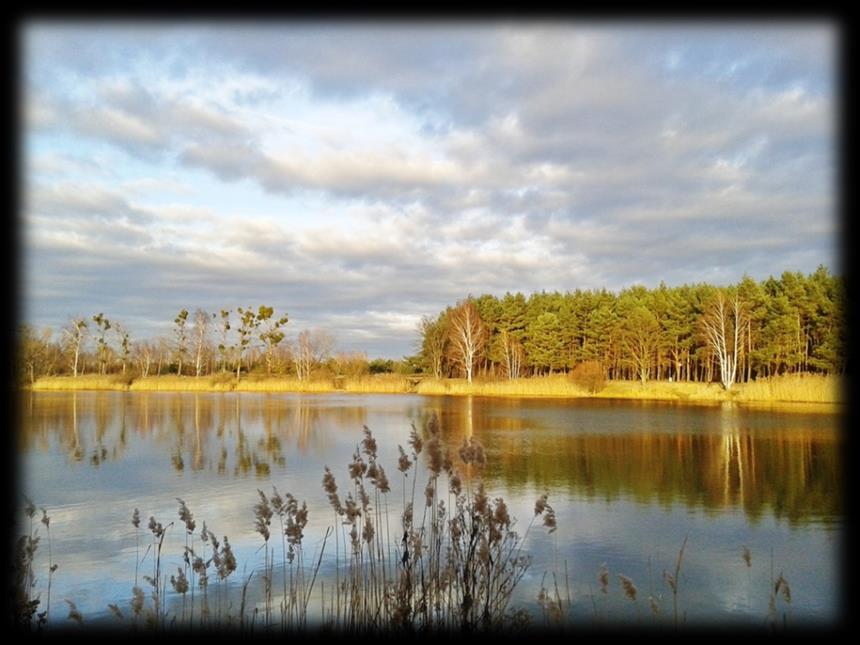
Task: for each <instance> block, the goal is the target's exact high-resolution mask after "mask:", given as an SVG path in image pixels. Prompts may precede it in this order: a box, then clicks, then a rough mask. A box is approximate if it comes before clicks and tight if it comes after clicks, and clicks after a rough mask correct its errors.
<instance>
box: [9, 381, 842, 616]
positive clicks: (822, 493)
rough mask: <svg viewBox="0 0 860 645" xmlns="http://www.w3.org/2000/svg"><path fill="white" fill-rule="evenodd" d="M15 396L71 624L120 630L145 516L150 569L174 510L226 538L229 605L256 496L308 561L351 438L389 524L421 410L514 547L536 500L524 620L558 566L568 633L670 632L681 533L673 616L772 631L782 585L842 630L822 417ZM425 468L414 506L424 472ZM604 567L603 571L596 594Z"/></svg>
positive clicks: (587, 405) (308, 398)
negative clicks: (542, 517) (467, 454)
mask: <svg viewBox="0 0 860 645" xmlns="http://www.w3.org/2000/svg"><path fill="white" fill-rule="evenodd" d="M21 401H22V415H21V424H22V427H21V428H20V431H19V441H18V445H19V463H20V464H21V475H20V477H21V481H20V488H21V492H22V493H23V494H25V495H27V496H28V497H29V498H30V499H31V500H32V501H33V503H35V504H36V506H38V507H45V508H46V509H47V512H48V515H49V516H50V518H51V520H50V531H51V535H50V538H51V555H52V559H53V562H55V563H57V564H58V569H57V571H56V573H55V574H54V576H53V579H52V591H51V619H52V621H56V622H58V623H60V624H66V615H67V614H68V605H66V603H65V602H64V600H65V599H69V600H71V601H73V602H74V603H75V605H76V606H77V608H78V610H79V611H80V612H81V614H82V615H83V618H84V624H85V625H86V624H88V623H89V624H94V623H106V624H112V621H116V620H117V619H116V618H115V617H114V616H112V615H111V614H110V612H109V611H108V607H107V606H108V604H110V603H114V604H117V605H118V606H119V607H121V608H122V609H123V611H127V608H128V607H129V602H130V599H131V596H132V592H131V589H132V586H133V583H134V579H135V566H136V562H137V561H138V558H140V557H142V556H143V554H144V552H145V548H146V545H148V544H151V543H152V535H151V534H150V533H149V531H148V530H147V529H146V524H147V522H148V520H149V517H150V516H154V517H155V518H156V520H157V521H158V522H161V523H162V524H163V525H165V526H167V525H168V524H169V523H170V522H175V524H174V525H173V526H172V527H170V528H169V529H168V530H167V532H166V534H165V539H164V544H163V553H164V555H163V558H162V559H163V563H164V565H163V569H162V570H163V571H165V572H168V573H175V572H176V571H177V567H181V566H182V564H183V563H182V552H183V546H184V544H185V542H184V540H185V537H184V526H183V525H182V522H181V521H180V520H179V517H178V514H177V511H178V502H177V498H181V499H182V500H184V501H185V502H186V503H187V505H188V508H189V509H190V510H191V512H192V513H193V514H194V517H195V520H196V522H197V525H198V526H201V525H202V522H203V521H205V522H206V524H207V526H208V528H209V529H211V530H212V531H213V532H214V533H215V534H216V535H218V536H219V538H220V536H224V535H226V536H229V540H230V544H231V545H232V547H233V549H234V551H235V554H236V559H237V562H238V569H237V571H236V575H235V576H234V577H233V580H234V581H235V582H234V584H233V586H232V588H231V589H232V590H229V591H228V592H227V593H231V594H234V596H235V594H236V593H238V590H239V589H240V587H241V584H242V581H244V580H247V578H248V575H249V574H251V573H252V572H254V571H255V570H256V571H259V570H261V568H262V567H263V566H264V565H263V562H264V557H265V556H264V553H263V551H262V550H261V549H260V547H261V546H262V544H263V540H262V538H261V536H260V534H259V533H257V532H256V531H255V528H254V510H253V507H254V504H255V503H256V502H257V501H258V499H259V497H258V493H257V491H258V489H260V490H263V491H264V492H265V493H266V494H267V495H270V494H271V493H272V490H273V488H272V487H273V486H276V487H277V490H278V491H280V492H281V493H287V492H289V493H292V494H293V495H294V496H295V497H296V498H298V500H299V501H300V502H301V501H303V500H306V501H307V505H308V508H309V522H308V525H307V527H306V529H305V536H306V537H305V545H306V546H305V549H306V550H307V552H308V555H310V554H312V553H313V552H314V549H315V548H318V547H319V546H320V544H321V542H322V538H323V535H324V534H325V531H326V528H327V527H329V526H332V525H333V524H334V517H333V512H332V510H331V508H330V507H329V504H328V501H327V498H326V493H325V491H323V489H322V485H321V482H322V476H323V469H324V467H325V466H329V467H330V468H331V470H332V472H333V473H334V475H335V477H336V478H337V481H338V483H339V484H340V485H341V486H344V485H346V484H347V483H348V474H347V464H348V463H349V462H350V461H351V459H352V455H353V453H354V452H355V451H356V449H357V447H358V446H359V444H360V442H361V440H362V439H363V438H364V434H363V427H364V426H367V427H368V428H369V429H370V430H371V431H372V432H373V436H374V437H375V438H376V440H377V443H378V446H379V462H380V463H381V464H382V465H383V466H384V467H385V469H386V472H387V474H388V478H389V480H390V482H391V489H392V490H391V492H390V493H389V494H388V496H387V498H388V499H387V506H386V508H387V509H388V513H389V514H390V518H391V519H390V521H391V525H392V526H399V517H400V514H401V512H402V511H403V500H404V499H405V498H406V497H407V496H409V495H410V494H411V490H412V489H411V487H412V483H411V478H412V473H410V476H409V478H408V479H407V480H406V485H405V489H404V478H403V476H402V475H401V473H400V472H398V470H397V459H398V455H399V452H398V444H399V445H402V446H403V447H404V448H405V449H407V450H408V440H409V433H410V431H411V425H412V424H414V425H415V426H416V427H417V428H419V429H422V428H424V427H425V425H426V423H427V422H428V420H429V419H430V418H431V417H432V415H434V414H435V415H436V417H437V418H438V420H439V422H440V428H441V437H442V440H443V442H444V444H445V445H447V446H449V447H450V448H451V449H452V451H453V454H454V455H456V454H457V453H456V451H457V449H458V448H459V446H460V445H461V444H462V442H463V440H464V438H466V437H473V438H475V439H477V440H479V441H480V442H481V444H482V445H483V446H484V449H485V452H486V459H487V462H486V466H485V467H484V469H483V480H484V482H485V485H486V487H487V490H488V493H489V495H490V497H491V498H495V497H503V498H504V499H505V501H506V502H507V505H508V508H509V512H510V515H511V516H512V517H513V518H516V520H517V524H516V529H517V531H518V532H519V533H520V535H522V534H523V533H524V532H525V530H526V527H527V526H528V524H529V522H530V521H531V520H532V518H533V516H534V505H535V500H536V499H537V498H538V497H539V496H540V495H541V494H543V493H547V494H548V495H549V498H548V499H549V502H550V504H551V505H552V506H553V508H554V509H555V511H556V515H557V523H558V529H557V530H556V531H555V532H552V533H550V532H548V531H547V530H546V529H545V528H544V527H542V526H539V523H536V525H535V526H533V527H532V528H531V529H530V530H529V532H528V535H527V539H526V542H525V545H524V548H523V550H524V552H528V553H529V554H530V555H531V557H532V561H531V565H530V567H529V569H528V570H527V572H526V574H525V576H524V577H523V578H522V580H521V581H520V583H519V585H518V586H517V587H516V590H515V593H514V596H513V598H512V606H513V607H522V608H525V609H527V610H528V611H530V612H531V614H532V616H533V620H534V622H535V624H536V625H542V624H543V622H542V621H543V620H544V614H543V611H542V609H541V607H540V605H539V604H538V602H537V597H538V593H539V591H540V589H541V586H542V585H544V586H548V585H549V584H550V582H548V581H550V580H552V579H553V578H552V575H553V574H552V572H555V574H556V578H555V580H556V581H557V582H558V584H559V585H560V587H561V588H562V593H563V595H566V594H567V593H568V591H567V590H568V589H569V595H570V598H571V600H572V607H571V608H570V610H569V612H567V613H566V620H569V621H571V622H572V623H574V624H583V625H588V626H592V625H594V624H595V623H598V624H600V623H610V624H614V623H618V622H633V623H642V624H651V623H654V622H656V623H667V622H668V623H671V621H672V620H673V618H672V614H673V598H672V593H671V591H670V588H669V586H668V584H667V582H666V581H665V579H664V577H663V572H664V571H668V572H670V573H672V572H674V569H675V566H676V562H677V560H678V555H679V550H680V549H681V546H682V544H683V543H684V540H685V537H686V539H687V542H686V546H685V549H684V553H683V560H682V567H681V570H680V576H679V580H678V587H679V593H678V607H679V613H680V615H681V619H682V620H685V621H686V623H687V624H691V625H700V624H709V625H710V624H720V625H749V626H761V627H762V628H763V629H764V628H765V627H766V625H767V621H768V616H769V602H770V600H771V597H770V596H771V593H770V592H771V590H772V581H773V580H774V579H775V578H776V577H777V576H779V575H780V574H782V576H783V577H784V579H785V580H786V581H788V583H789V584H790V591H791V599H790V603H789V602H786V600H785V598H783V597H779V598H778V599H777V604H776V609H777V613H778V622H779V623H780V624H783V622H784V623H785V624H787V625H789V626H790V625H793V624H794V625H804V626H806V625H813V626H825V627H826V626H831V625H834V624H835V623H837V622H839V621H841V619H842V616H841V615H840V611H841V577H840V561H841V543H842V538H843V535H844V530H845V529H844V524H845V516H844V505H843V502H844V500H843V473H842V460H841V449H842V443H841V435H840V432H841V419H840V416H838V415H837V414H836V413H833V412H822V411H817V410H815V409H813V408H808V409H807V408H803V409H802V410H801V411H796V410H793V411H787V410H785V409H783V408H779V407H773V408H754V407H742V406H739V405H734V404H707V405H705V404H702V405H694V404H689V403H684V404H680V403H656V402H642V401H620V400H619V401H611V400H594V399H582V400H557V399H515V398H481V397H432V396H420V395H370V394H368V395H360V394H320V395H306V394H254V393H211V394H210V393H159V392H152V393H142V392H134V393H130V392H25V393H23V394H22V398H21ZM423 457H426V455H423V454H422V455H420V456H419V466H420V468H421V470H420V471H419V472H418V475H417V484H418V493H417V498H416V499H417V500H418V501H416V504H417V505H418V506H420V505H421V504H420V500H423V497H422V492H421V491H422V490H423V485H424V483H426V480H427V476H426V468H427V465H426V463H424V459H423ZM135 508H137V509H139V511H140V516H141V525H140V532H139V534H138V531H137V530H136V529H135V527H134V526H133V525H132V522H131V519H132V512H133V511H134V509H135ZM40 516H41V513H39V514H37V515H36V517H35V518H34V522H36V523H37V527H38V530H39V535H40V537H41V541H40V544H39V550H38V553H37V557H36V563H35V564H36V574H37V576H38V585H37V589H40V590H41V598H42V600H43V605H42V606H41V607H40V609H43V608H44V601H45V599H46V596H45V589H46V585H47V577H48V575H47V570H48V564H47V557H48V554H47V536H46V533H45V527H44V526H43V525H41V524H38V518H39V517H40ZM20 517H21V522H22V524H21V528H22V531H26V530H27V525H26V522H27V520H26V517H25V516H24V514H23V512H22V513H20ZM274 526H275V524H273V527H274ZM198 530H199V529H198ZM274 532H276V533H277V531H274ZM394 533H395V531H394V530H392V540H393V541H394V542H397V540H396V538H395V537H394V535H393V534H394ZM138 539H139V545H138ZM275 539H276V540H277V543H278V545H280V538H279V537H276V538H275ZM342 547H343V545H342V544H341V548H342ZM326 548H327V552H326V554H324V558H323V564H322V568H321V571H320V579H319V581H318V582H317V585H318V587H319V589H322V590H327V589H331V588H332V586H331V585H332V580H333V579H334V576H335V573H334V567H333V564H332V562H331V558H329V557H328V555H329V554H330V553H331V549H332V548H333V546H332V544H331V543H329V544H328V546H327V547H326ZM278 549H280V546H279V547H278ZM744 549H747V550H748V551H747V553H748V554H749V563H747V561H746V560H745V558H744ZM276 555H277V556H279V555H280V551H278V552H277V554H276ZM152 560H153V556H152V555H151V554H147V559H144V562H143V564H142V565H141V566H140V569H141V575H143V572H144V571H148V572H150V573H151V571H152ZM276 562H279V560H276ZM601 567H605V569H606V570H607V571H608V572H609V576H608V582H609V584H608V588H607V593H603V592H602V591H601V584H600V581H599V580H598V575H599V572H600V570H601ZM619 574H622V575H624V576H626V577H627V578H629V579H630V580H631V581H633V583H634V584H635V586H636V588H637V590H638V593H637V596H636V600H632V599H631V598H630V597H628V596H626V595H625V594H624V592H623V589H622V587H621V584H620V580H621V579H620V578H619ZM545 575H546V577H545ZM259 579H260V578H259V576H257V578H256V579H255V580H253V581H252V583H250V585H249V589H250V591H249V594H250V595H249V602H257V601H259V596H260V592H259V590H258V589H257V582H256V581H258V580H259ZM168 589H169V585H168ZM649 596H650V597H652V598H653V599H654V608H655V609H656V612H657V613H655V612H654V611H653V610H652V606H651V603H650V601H649ZM314 603H316V600H314ZM311 615H312V616H318V608H313V607H312V609H311Z"/></svg>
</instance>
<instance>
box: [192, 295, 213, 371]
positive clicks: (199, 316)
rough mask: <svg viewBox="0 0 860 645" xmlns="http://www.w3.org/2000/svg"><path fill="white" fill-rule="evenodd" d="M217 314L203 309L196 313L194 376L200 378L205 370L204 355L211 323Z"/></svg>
mask: <svg viewBox="0 0 860 645" xmlns="http://www.w3.org/2000/svg"><path fill="white" fill-rule="evenodd" d="M214 316H215V314H211V315H210V314H208V313H206V312H205V311H203V310H202V309H198V310H197V311H195V312H194V375H195V376H200V373H201V371H202V368H203V353H204V350H205V349H206V344H207V342H208V340H209V322H210V320H211V319H212V318H214Z"/></svg>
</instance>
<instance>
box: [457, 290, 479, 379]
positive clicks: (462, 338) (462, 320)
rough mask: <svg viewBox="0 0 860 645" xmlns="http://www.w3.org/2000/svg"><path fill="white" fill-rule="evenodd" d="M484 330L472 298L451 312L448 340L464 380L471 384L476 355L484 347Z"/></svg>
mask: <svg viewBox="0 0 860 645" xmlns="http://www.w3.org/2000/svg"><path fill="white" fill-rule="evenodd" d="M486 336H487V333H486V328H485V327H484V323H483V322H482V321H481V316H480V314H479V313H478V308H477V307H476V306H475V301H474V300H473V299H472V298H467V299H466V300H464V301H463V302H461V303H460V304H459V305H457V308H456V309H454V310H453V311H452V312H451V323H450V327H449V336H448V337H449V339H450V341H451V349H452V350H453V358H454V360H455V361H456V362H457V363H459V364H460V365H461V366H462V367H463V370H464V371H465V373H466V380H467V381H468V382H469V383H471V382H472V371H473V369H474V367H475V362H476V360H477V358H478V354H479V353H480V351H481V349H482V348H483V347H484V342H485V340H486Z"/></svg>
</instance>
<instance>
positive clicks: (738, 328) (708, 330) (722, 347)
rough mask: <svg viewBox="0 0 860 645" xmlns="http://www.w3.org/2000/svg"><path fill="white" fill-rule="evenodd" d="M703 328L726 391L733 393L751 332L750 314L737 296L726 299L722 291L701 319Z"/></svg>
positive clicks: (733, 295) (717, 294)
mask: <svg viewBox="0 0 860 645" xmlns="http://www.w3.org/2000/svg"><path fill="white" fill-rule="evenodd" d="M701 325H702V330H703V333H704V336H705V340H706V342H707V344H708V347H710V349H711V351H713V352H714V355H715V356H716V357H717V362H718V363H719V365H720V381H721V382H722V384H723V388H725V389H726V390H730V389H731V387H732V384H733V383H734V382H735V378H736V375H737V369H738V359H739V356H740V353H741V352H742V351H743V347H744V342H745V338H746V334H747V333H748V329H749V326H748V325H747V313H746V311H745V308H744V306H743V304H742V303H741V301H740V297H739V296H738V294H736V293H734V294H729V295H727V294H726V293H724V292H723V291H722V290H719V291H717V293H716V295H715V296H714V300H713V301H712V302H711V305H710V307H709V308H708V309H707V310H706V311H705V313H704V315H703V316H702V320H701Z"/></svg>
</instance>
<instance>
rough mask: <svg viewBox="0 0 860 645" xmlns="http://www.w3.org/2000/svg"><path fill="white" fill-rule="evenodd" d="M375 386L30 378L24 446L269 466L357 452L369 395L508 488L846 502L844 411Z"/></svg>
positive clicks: (90, 455)
mask: <svg viewBox="0 0 860 645" xmlns="http://www.w3.org/2000/svg"><path fill="white" fill-rule="evenodd" d="M350 397H352V398H350ZM371 398H373V402H372V404H368V402H367V399H368V397H355V396H354V395H343V396H339V397H332V396H330V395H316V396H314V395H311V396H308V395H303V396H300V395H269V394H266V395H239V394H201V393H175V394H172V393H125V392H80V393H75V392H72V393H32V392H31V393H25V394H24V395H23V397H22V401H21V403H22V406H23V407H22V412H23V414H22V422H23V423H22V431H21V432H20V433H19V442H20V448H21V450H22V452H24V453H33V452H37V453H38V452H53V453H62V454H64V455H65V458H66V462H67V463H70V464H74V463H78V464H80V465H81V466H83V467H85V466H89V467H94V468H97V467H99V466H100V464H102V463H103V462H105V461H107V460H111V461H124V460H128V461H132V460H133V459H134V455H132V454H131V446H132V445H133V444H135V445H138V446H142V445H145V446H146V450H147V451H156V452H158V453H159V454H161V455H162V456H165V457H166V456H167V455H169V463H170V467H171V468H172V469H173V470H174V471H176V472H186V471H190V472H208V473H213V474H216V475H218V476H232V477H256V478H267V477H269V476H270V475H271V474H273V471H277V470H278V469H282V468H284V467H285V455H286V454H288V453H289V454H294V455H299V456H307V455H313V456H314V459H313V460H312V461H320V463H322V462H323V461H325V462H326V463H333V464H338V463H342V462H345V461H346V460H348V454H346V453H345V452H344V451H343V450H342V449H341V450H337V451H335V447H336V446H337V444H338V441H339V439H338V438H337V437H338V433H344V432H347V433H352V432H354V431H357V430H360V429H361V427H362V426H364V425H366V424H369V423H372V422H373V423H379V422H380V421H379V417H378V415H375V414H371V413H369V409H374V408H378V407H380V406H382V407H383V408H385V407H386V406H387V407H388V408H389V412H390V413H391V414H390V418H391V421H390V425H392V427H389V428H377V427H372V429H373V430H374V432H380V431H381V437H382V438H381V441H386V440H387V441H388V442H389V443H390V444H392V445H391V446H390V448H391V449H392V450H393V449H396V443H398V442H399V443H403V444H405V442H406V433H407V431H408V426H409V424H410V423H414V424H415V425H416V426H418V427H422V426H423V424H424V423H425V422H426V420H427V419H428V418H429V416H430V415H432V414H436V415H437V416H438V417H439V419H440V421H441V427H442V431H443V438H444V440H445V441H446V443H447V444H448V446H449V447H450V448H452V449H453V450H456V448H457V447H458V446H459V445H460V444H461V443H462V441H463V439H464V438H466V437H469V436H474V437H475V438H477V439H479V440H480V441H481V442H482V443H483V445H484V446H485V448H486V450H487V454H488V463H487V467H486V470H485V472H484V477H485V479H486V480H487V481H488V483H489V484H490V485H492V486H494V487H497V488H501V489H505V490H510V491H517V490H523V489H526V488H528V489H537V490H548V491H550V492H552V491H566V492H567V493H568V494H570V495H574V496H576V497H582V498H585V499H595V500H601V499H603V500H607V501H612V500H616V499H621V498H626V499H631V500H634V501H636V502H640V503H643V504H661V505H666V506H669V505H672V504H677V503H683V504H686V505H688V506H690V507H697V508H703V509H705V510H706V511H719V510H720V509H725V508H738V507H739V508H741V509H742V510H743V511H744V513H745V514H746V515H747V517H748V519H750V520H752V521H755V520H756V519H757V518H760V517H762V516H763V515H765V514H772V515H774V516H775V517H776V518H778V519H783V518H785V519H787V520H788V522H789V523H790V524H795V523H804V522H807V521H810V520H812V521H824V522H827V521H828V520H830V519H833V518H840V517H841V514H842V506H843V499H842V485H841V482H842V476H843V473H842V464H841V457H840V437H839V432H838V429H837V427H836V421H837V417H835V416H834V415H821V414H813V413H810V414H803V413H791V414H780V413H778V412H769V411H760V410H750V409H744V408H741V407H738V406H732V405H728V406H727V405H722V406H720V405H715V406H714V405H712V406H690V405H687V406H679V405H665V404H664V405H659V404H646V403H642V402H620V403H619V402H606V401H602V402H598V401H588V402H585V401H579V402H566V401H557V400H526V399H484V398H476V397H403V396H394V397H392V396H390V395H381V396H377V397H371ZM407 399H408V400H407ZM380 402H382V403H380ZM371 417H372V422H371V420H370V419H371ZM386 418H388V417H386ZM397 419H399V421H396V420H397ZM386 423H389V422H386ZM395 425H396V426H397V427H396V428H395V427H394V426H395ZM333 452H337V453H338V454H333ZM340 453H343V454H340ZM130 467H133V466H130ZM320 472H321V468H320ZM313 485H317V482H316V481H314V483H313Z"/></svg>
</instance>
